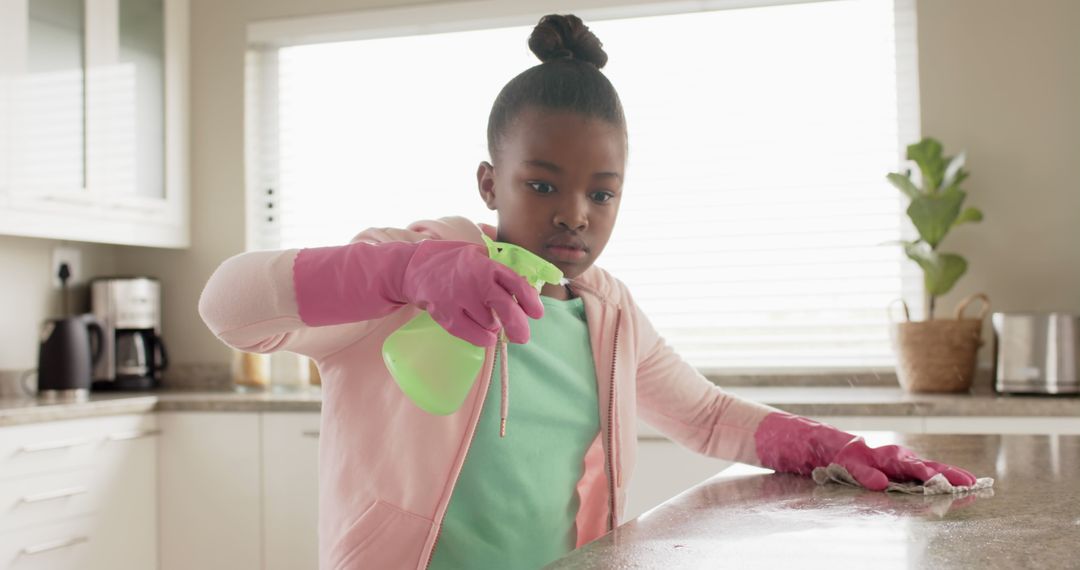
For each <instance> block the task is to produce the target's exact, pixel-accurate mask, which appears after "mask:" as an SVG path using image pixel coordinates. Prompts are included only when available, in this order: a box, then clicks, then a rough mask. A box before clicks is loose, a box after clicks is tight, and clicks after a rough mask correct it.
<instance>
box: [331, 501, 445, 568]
mask: <svg viewBox="0 0 1080 570" xmlns="http://www.w3.org/2000/svg"><path fill="white" fill-rule="evenodd" d="M434 524H435V523H434V522H433V521H430V520H428V519H426V518H424V517H422V516H420V515H415V514H412V513H410V512H406V511H404V510H402V509H399V508H398V507H395V506H394V505H391V504H390V503H387V502H385V501H382V500H377V501H375V503H374V504H372V505H371V506H370V507H368V509H367V510H366V511H364V513H363V514H362V515H360V518H358V519H356V522H354V523H353V524H352V526H350V527H349V529H348V530H347V531H345V534H344V535H343V536H342V537H341V540H340V541H339V542H338V546H337V547H336V548H335V549H334V550H335V551H337V552H340V553H341V555H340V556H334V557H333V558H335V559H337V562H335V563H334V564H333V565H332V566H333V567H334V568H337V569H338V570H354V569H356V570H359V569H362V568H379V569H380V570H381V569H384V568H385V569H388V570H389V569H396V568H415V567H416V565H417V564H419V562H420V554H421V551H422V550H423V547H424V540H426V539H427V536H428V533H429V532H430V531H431V527H432V525H434Z"/></svg>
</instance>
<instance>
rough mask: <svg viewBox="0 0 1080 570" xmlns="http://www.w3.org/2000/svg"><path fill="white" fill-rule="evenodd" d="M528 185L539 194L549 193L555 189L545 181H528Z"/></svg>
mask: <svg viewBox="0 0 1080 570" xmlns="http://www.w3.org/2000/svg"><path fill="white" fill-rule="evenodd" d="M528 185H529V186H532V187H533V190H536V191H537V192H539V193H541V194H551V193H552V192H554V191H555V188H554V187H553V186H552V185H551V184H548V183H547V182H528Z"/></svg>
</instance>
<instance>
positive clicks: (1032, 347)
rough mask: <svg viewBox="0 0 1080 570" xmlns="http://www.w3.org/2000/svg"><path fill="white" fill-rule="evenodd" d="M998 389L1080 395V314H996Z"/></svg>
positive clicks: (995, 339)
mask: <svg viewBox="0 0 1080 570" xmlns="http://www.w3.org/2000/svg"><path fill="white" fill-rule="evenodd" d="M990 320H991V322H992V324H993V326H994V389H995V390H997V391H998V392H1002V393H1027V394H1080V314H1074V313H1061V312H1049V313H1039V312H1024V313H1011V312H1010V313H994V314H993V315H991V317H990Z"/></svg>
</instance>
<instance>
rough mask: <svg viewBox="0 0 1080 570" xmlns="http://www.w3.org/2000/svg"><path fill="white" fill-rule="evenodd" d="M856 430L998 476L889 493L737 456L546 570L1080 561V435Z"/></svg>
mask: <svg viewBox="0 0 1080 570" xmlns="http://www.w3.org/2000/svg"><path fill="white" fill-rule="evenodd" d="M859 434H860V435H863V436H864V437H865V438H866V440H867V442H868V443H869V444H870V445H872V446H877V445H885V444H890V443H896V444H900V445H903V446H906V447H909V448H911V449H913V450H914V451H915V452H916V453H918V454H919V455H920V456H923V457H927V458H931V459H935V460H938V461H943V462H946V463H951V464H954V465H958V466H961V467H964V468H966V469H968V470H969V471H971V472H972V473H974V474H975V475H976V476H977V477H993V478H994V479H995V483H994V486H993V488H992V489H987V490H983V491H977V492H974V493H968V494H966V495H964V494H962V495H956V496H949V495H944V496H942V495H938V496H914V495H903V494H898V493H888V494H885V493H875V492H870V491H866V490H864V489H856V488H852V487H845V486H840V485H832V484H830V485H827V486H819V485H818V484H816V483H814V481H813V480H811V479H810V478H808V477H801V476H797V475H789V474H776V473H772V472H771V471H767V470H763V469H757V468H753V467H748V466H741V465H737V466H734V467H732V468H729V469H727V470H725V471H723V472H721V473H720V474H718V475H716V476H715V477H712V478H710V479H708V480H706V481H704V482H702V483H700V484H698V485H696V486H694V487H692V488H690V489H688V490H687V491H686V492H684V493H682V494H680V495H678V496H676V497H674V498H672V499H670V500H668V501H667V502H665V503H663V504H661V505H659V506H657V507H656V508H654V509H652V510H651V511H648V512H646V513H644V514H642V515H641V516H639V517H638V518H636V519H634V520H631V521H628V522H626V523H625V524H622V525H621V526H619V527H618V528H616V529H615V530H614V531H612V532H610V533H608V534H606V535H604V536H603V537H601V538H599V539H597V540H595V541H593V542H591V543H589V544H587V545H585V546H583V547H582V548H580V549H578V550H575V551H574V552H571V553H570V554H569V555H567V556H566V557H564V558H562V559H560V560H558V561H556V562H554V563H552V564H551V565H549V566H548V568H553V569H569V568H574V569H583V568H586V569H587V568H593V569H616V568H619V569H626V568H782V567H788V568H799V569H802V568H875V569H876V570H884V569H889V568H1080V436H1076V435H943V434H911V435H908V434H898V433H894V432H860V433H859Z"/></svg>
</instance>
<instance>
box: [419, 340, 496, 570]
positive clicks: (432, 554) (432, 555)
mask: <svg viewBox="0 0 1080 570" xmlns="http://www.w3.org/2000/svg"><path fill="white" fill-rule="evenodd" d="M496 353H498V347H496ZM494 375H495V355H494V354H493V355H492V356H491V370H490V371H489V372H488V375H487V376H488V378H491V377H492V376H494ZM490 388H491V386H490V384H489V386H488V389H490ZM487 393H488V390H487V389H486V390H484V393H483V394H481V395H480V402H479V404H478V405H479V406H480V414H483V413H484V401H485V400H487ZM479 424H480V415H479V414H478V415H477V416H476V424H474V425H473V432H472V435H471V436H469V444H468V445H466V446H465V455H464V456H463V457H462V459H461V465H462V467H464V466H465V458H467V457H468V456H469V448H471V447H472V444H473V440H475V439H476V432H478V431H480V426H479ZM460 476H461V473H460V472H458V477H460ZM458 477H455V478H454V482H453V483H451V484H450V497H451V499H452V498H453V497H454V487H457V480H458ZM448 510H450V501H449V500H448V501H447V504H446V510H444V511H443V516H442V518H441V519H440V520H439V530H438V532H436V533H435V542H434V543H432V545H431V551H430V552H429V553H428V559H427V562H426V563H425V564H424V570H427V569H428V568H430V567H431V559H432V558H435V548H436V547H438V546H439V537H440V536H442V529H443V523H445V522H446V511H448Z"/></svg>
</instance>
